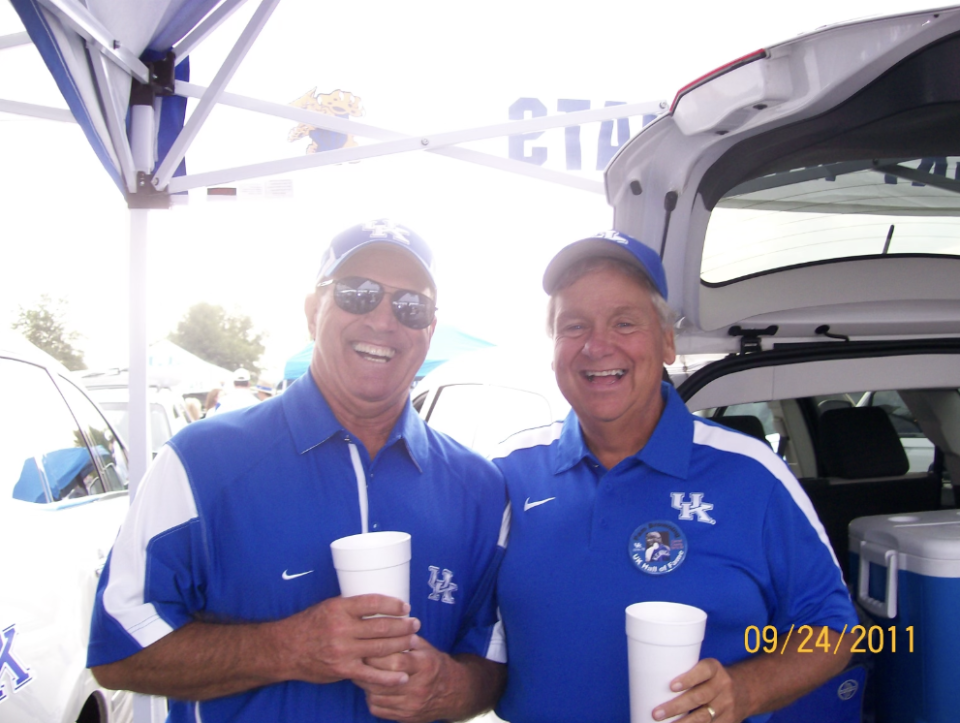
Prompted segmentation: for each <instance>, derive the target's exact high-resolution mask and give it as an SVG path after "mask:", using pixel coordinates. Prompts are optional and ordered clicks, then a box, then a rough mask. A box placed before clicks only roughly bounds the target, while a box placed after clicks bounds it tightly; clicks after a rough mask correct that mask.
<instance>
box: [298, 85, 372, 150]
mask: <svg viewBox="0 0 960 723" xmlns="http://www.w3.org/2000/svg"><path fill="white" fill-rule="evenodd" d="M361 102H362V101H361V99H360V98H359V97H358V96H355V95H354V94H353V93H350V92H348V91H342V90H335V91H333V92H332V93H317V88H316V86H314V87H313V88H311V89H310V90H308V91H307V92H306V93H304V94H303V95H301V96H300V97H299V98H297V99H296V100H295V101H293V102H292V103H290V105H292V106H295V107H297V108H303V109H304V110H312V111H317V112H318V113H324V114H325V115H333V116H336V117H337V118H350V117H354V118H356V117H358V116H362V115H363V106H362V105H361ZM307 137H309V138H310V145H308V146H307V153H321V152H323V151H332V150H335V149H337V148H352V147H353V146H355V145H357V142H356V141H355V140H354V138H353V136H352V135H350V134H347V133H337V132H336V131H330V130H327V129H325V128H317V127H316V126H311V125H307V124H306V123H300V124H299V125H298V126H296V127H295V128H291V129H290V132H289V133H288V134H287V140H288V141H289V142H290V143H293V142H294V141H298V140H300V139H301V138H307Z"/></svg>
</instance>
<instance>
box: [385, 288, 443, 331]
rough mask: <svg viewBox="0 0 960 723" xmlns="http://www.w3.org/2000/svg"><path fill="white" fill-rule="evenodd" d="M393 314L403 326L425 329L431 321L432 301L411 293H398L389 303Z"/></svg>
mask: <svg viewBox="0 0 960 723" xmlns="http://www.w3.org/2000/svg"><path fill="white" fill-rule="evenodd" d="M391 305H392V306H393V313H394V315H396V317H397V321H399V322H400V323H401V324H403V325H404V326H407V327H409V328H411V329H426V328H427V327H428V326H430V323H431V322H432V321H433V314H434V307H433V299H431V298H430V297H429V296H424V295H423V294H418V293H416V292H413V291H399V292H397V293H396V294H395V295H394V297H393V301H392V302H391Z"/></svg>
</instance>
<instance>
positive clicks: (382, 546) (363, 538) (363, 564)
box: [330, 531, 410, 603]
mask: <svg viewBox="0 0 960 723" xmlns="http://www.w3.org/2000/svg"><path fill="white" fill-rule="evenodd" d="M330 552H331V553H332V554H333V566H334V567H335V568H336V570H337V580H338V581H339V583H340V594H341V595H343V596H344V597H353V596H354V595H367V594H370V593H379V594H380V595H389V596H390V597H396V598H400V599H401V600H403V601H404V602H406V603H409V602H410V535H409V534H408V533H406V532H392V531H384V532H368V533H365V534H362V535H350V536H349V537H341V538H340V539H339V540H334V541H333V542H331V543H330Z"/></svg>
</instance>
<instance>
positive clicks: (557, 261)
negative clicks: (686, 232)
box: [543, 231, 667, 299]
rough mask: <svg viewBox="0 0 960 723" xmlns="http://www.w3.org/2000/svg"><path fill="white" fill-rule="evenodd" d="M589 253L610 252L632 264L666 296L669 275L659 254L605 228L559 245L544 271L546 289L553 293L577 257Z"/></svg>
mask: <svg viewBox="0 0 960 723" xmlns="http://www.w3.org/2000/svg"><path fill="white" fill-rule="evenodd" d="M590 256H607V257H609V258H614V259H620V260H621V261H626V262H627V263H629V264H633V265H634V266H636V267H637V268H639V269H640V270H641V271H643V272H644V273H645V274H646V275H647V278H649V279H650V282H651V283H652V284H653V287H654V288H655V289H656V290H657V291H658V292H659V293H660V296H662V297H663V298H664V299H666V298H667V275H666V272H664V270H663V264H662V263H660V256H659V255H658V254H657V252H656V251H654V250H653V249H652V248H650V247H649V246H645V245H644V244H642V243H640V242H639V241H637V240H636V239H635V238H631V237H630V236H627V235H626V234H625V233H620V232H619V231H603V232H602V233H598V234H595V235H593V236H590V237H589V238H584V239H580V240H579V241H574V242H573V243H572V244H570V245H569V246H564V247H563V248H562V249H560V251H559V252H558V253H557V255H556V256H554V257H553V259H552V260H551V261H550V263H549V264H547V270H546V271H544V272H543V290H544V291H546V292H547V293H548V294H552V293H553V292H554V291H555V290H556V287H557V282H559V281H560V277H561V276H562V275H563V272H564V271H566V270H567V269H568V268H570V266H571V264H573V263H574V262H575V261H579V260H580V259H585V258H588V257H590Z"/></svg>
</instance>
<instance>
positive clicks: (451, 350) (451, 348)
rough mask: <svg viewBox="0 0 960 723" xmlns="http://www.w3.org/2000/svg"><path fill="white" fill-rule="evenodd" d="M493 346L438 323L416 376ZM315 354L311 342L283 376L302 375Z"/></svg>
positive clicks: (295, 357)
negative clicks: (471, 352) (467, 353)
mask: <svg viewBox="0 0 960 723" xmlns="http://www.w3.org/2000/svg"><path fill="white" fill-rule="evenodd" d="M490 346H493V344H492V343H491V342H489V341H485V340H484V339H479V338H477V337H475V336H471V335H470V334H466V333H464V332H462V331H460V330H459V329H457V328H456V327H453V326H449V325H447V324H437V328H436V330H435V331H434V333H433V339H431V340H430V351H429V352H427V358H426V359H425V360H424V362H423V364H422V365H421V366H420V369H419V370H418V371H417V374H416V378H417V379H420V378H421V377H424V376H426V375H427V373H429V372H431V371H433V370H434V369H436V368H437V367H438V366H440V365H441V364H443V363H444V362H445V361H449V360H451V359H453V358H454V357H457V356H460V355H461V354H465V353H466V352H468V351H475V350H476V349H483V348H486V347H490ZM312 356H313V342H310V343H309V344H308V345H307V346H305V347H304V348H303V349H302V350H301V351H299V352H297V353H296V354H294V355H293V356H292V357H290V358H289V359H287V363H286V364H285V365H284V367H283V378H284V379H285V380H287V381H293V380H294V379H297V378H298V377H300V376H302V375H303V374H304V373H305V372H306V371H307V369H308V368H309V367H310V358H311V357H312Z"/></svg>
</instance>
